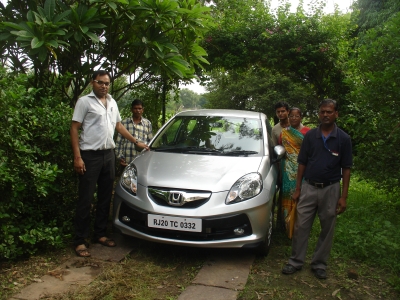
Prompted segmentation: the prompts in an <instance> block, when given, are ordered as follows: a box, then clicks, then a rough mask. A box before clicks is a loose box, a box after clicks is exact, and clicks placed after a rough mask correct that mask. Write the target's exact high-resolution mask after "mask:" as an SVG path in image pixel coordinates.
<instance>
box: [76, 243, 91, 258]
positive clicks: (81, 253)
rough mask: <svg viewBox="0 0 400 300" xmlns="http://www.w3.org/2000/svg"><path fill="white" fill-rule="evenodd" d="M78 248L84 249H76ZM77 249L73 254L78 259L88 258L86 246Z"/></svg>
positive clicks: (88, 253)
mask: <svg viewBox="0 0 400 300" xmlns="http://www.w3.org/2000/svg"><path fill="white" fill-rule="evenodd" d="M79 246H84V247H85V248H80V249H77V248H78V247H79ZM77 248H75V253H76V255H78V256H79V257H89V256H90V252H89V250H88V248H86V246H85V245H84V244H82V245H78V246H77Z"/></svg>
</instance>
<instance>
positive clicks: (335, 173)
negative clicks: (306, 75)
mask: <svg viewBox="0 0 400 300" xmlns="http://www.w3.org/2000/svg"><path fill="white" fill-rule="evenodd" d="M318 115H319V120H320V122H321V124H320V126H319V127H318V128H315V129H312V130H310V131H308V132H307V134H306V135H305V137H304V140H303V143H302V145H301V149H300V153H299V156H298V159H297V162H298V163H299V166H298V170H297V179H296V180H297V182H296V190H295V192H294V193H293V195H292V198H293V200H294V201H297V211H296V212H297V215H296V223H295V228H294V235H293V239H292V255H291V257H290V259H289V261H288V263H287V264H286V266H285V267H284V268H283V269H282V273H283V274H286V275H288V274H293V273H295V272H296V271H298V270H300V269H301V268H302V266H303V264H304V259H305V256H306V252H307V245H308V239H309V235H310V231H311V228H312V225H313V223H314V218H315V215H316V214H318V217H319V220H320V223H321V232H320V236H319V239H318V243H317V246H316V249H315V251H314V255H313V258H312V260H311V270H312V271H313V272H314V275H315V277H317V278H318V279H325V278H326V277H327V276H326V267H327V260H328V257H329V253H330V250H331V248H332V241H333V234H334V228H335V223H336V216H337V215H338V214H341V213H343V212H344V211H345V210H346V206H347V203H346V198H347V194H348V189H349V183H350V167H351V166H352V147H351V139H350V137H349V136H348V135H347V134H346V133H345V132H344V131H343V130H341V129H339V128H338V127H337V126H336V124H335V121H336V119H337V117H338V106H337V103H336V101H335V100H332V99H326V100H323V101H322V102H321V103H320V105H319V112H318ZM303 179H304V181H303ZM341 179H342V180H343V181H342V183H343V184H342V188H341V186H340V180H341ZM341 189H342V190H341Z"/></svg>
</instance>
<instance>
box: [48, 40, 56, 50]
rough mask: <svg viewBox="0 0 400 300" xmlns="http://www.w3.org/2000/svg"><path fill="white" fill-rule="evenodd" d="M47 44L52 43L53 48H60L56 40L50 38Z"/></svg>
mask: <svg viewBox="0 0 400 300" xmlns="http://www.w3.org/2000/svg"><path fill="white" fill-rule="evenodd" d="M46 45H50V46H51V47H53V48H58V43H57V41H56V40H50V41H47V42H46Z"/></svg>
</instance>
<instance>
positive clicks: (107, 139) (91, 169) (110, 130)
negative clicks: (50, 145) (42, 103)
mask: <svg viewBox="0 0 400 300" xmlns="http://www.w3.org/2000/svg"><path fill="white" fill-rule="evenodd" d="M110 84H111V76H110V74H109V73H108V72H107V71H104V70H99V71H96V72H94V73H93V77H92V82H91V85H92V87H93V91H92V92H91V93H90V94H88V95H86V96H83V97H82V98H80V99H79V100H78V101H77V103H76V105H75V110H74V115H73V117H72V123H71V129H70V136H71V145H72V151H73V154H74V170H75V172H77V173H78V175H79V192H78V193H79V196H78V203H77V208H76V216H75V237H74V247H75V252H76V254H77V255H78V256H81V257H88V256H90V252H89V251H88V249H87V247H88V244H87V242H86V239H87V238H88V237H89V231H90V209H91V205H92V200H93V197H94V192H95V190H96V185H97V205H96V216H95V223H94V237H93V241H94V242H97V243H100V244H102V245H104V246H107V247H115V246H116V244H115V242H114V241H113V240H111V239H109V238H107V237H106V231H107V221H108V216H109V212H110V203H111V196H112V190H113V184H114V178H115V154H114V148H115V143H114V140H113V137H114V131H115V129H116V130H117V131H118V132H119V133H120V134H122V136H124V137H125V138H126V139H128V140H129V141H131V142H132V143H135V144H138V145H139V146H141V147H143V148H146V149H148V146H147V145H145V144H143V143H140V142H139V141H138V140H136V138H134V137H133V136H132V135H131V134H130V133H129V132H128V131H127V130H126V128H125V127H124V126H123V125H122V124H121V116H120V114H119V110H118V106H117V103H116V101H115V100H114V99H113V98H112V97H111V96H110V95H109V94H108V89H109V87H110ZM80 129H82V130H81V133H80V135H79V130H80Z"/></svg>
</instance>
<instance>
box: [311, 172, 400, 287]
mask: <svg viewBox="0 0 400 300" xmlns="http://www.w3.org/2000/svg"><path fill="white" fill-rule="evenodd" d="M399 213H400V200H398V199H397V198H396V197H395V195H388V194H385V193H384V192H382V191H380V190H377V189H375V188H374V187H373V186H372V185H371V184H369V183H367V182H366V181H363V180H361V179H360V178H358V177H357V176H353V178H352V180H351V184H350V190H349V197H348V200H347V210H346V212H345V213H344V214H343V215H340V216H339V217H338V220H337V225H336V229H335V239H334V244H333V248H332V252H331V256H332V258H346V259H356V260H359V261H363V262H364V263H367V264H368V265H371V266H376V267H379V268H383V269H387V270H389V271H390V272H391V273H392V274H393V280H394V282H393V283H394V284H395V285H397V289H399V291H400V281H399V282H397V284H396V277H397V279H398V276H399V275H400V230H399V228H400V218H399V217H398V216H399ZM317 238H318V230H314V231H313V236H312V240H313V241H314V242H315V241H316V239H317Z"/></svg>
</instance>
